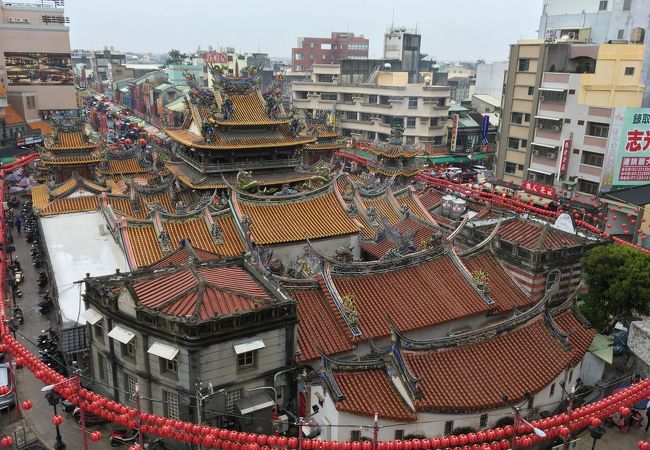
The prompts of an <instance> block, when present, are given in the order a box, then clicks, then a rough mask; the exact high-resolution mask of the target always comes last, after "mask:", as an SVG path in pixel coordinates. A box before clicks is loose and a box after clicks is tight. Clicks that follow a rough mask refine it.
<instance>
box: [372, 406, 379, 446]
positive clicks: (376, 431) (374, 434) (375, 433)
mask: <svg viewBox="0 0 650 450" xmlns="http://www.w3.org/2000/svg"><path fill="white" fill-rule="evenodd" d="M378 436H379V422H378V414H377V413H375V418H374V420H373V422H372V450H377V439H378Z"/></svg>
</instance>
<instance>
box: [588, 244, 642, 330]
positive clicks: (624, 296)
mask: <svg viewBox="0 0 650 450" xmlns="http://www.w3.org/2000/svg"><path fill="white" fill-rule="evenodd" d="M582 267H583V272H584V274H585V278H586V281H587V286H588V290H587V292H585V293H584V294H582V296H581V299H582V300H583V302H584V303H583V304H582V306H581V310H582V312H583V314H584V315H585V317H586V318H587V319H589V321H590V322H591V323H592V324H593V325H594V326H595V327H596V328H598V329H599V330H600V331H601V332H602V333H604V334H609V333H611V332H612V330H613V329H614V326H615V325H616V322H623V323H624V324H626V325H627V324H628V323H629V322H630V321H631V320H632V318H633V317H634V316H635V315H648V314H650V256H648V255H646V254H645V253H642V252H640V251H638V250H635V249H633V248H631V247H628V246H625V245H616V244H611V245H607V246H602V247H596V248H594V249H593V250H591V251H590V252H589V253H588V254H587V256H585V257H584V258H582Z"/></svg>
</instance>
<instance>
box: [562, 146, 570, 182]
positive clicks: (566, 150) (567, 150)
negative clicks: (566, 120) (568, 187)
mask: <svg viewBox="0 0 650 450" xmlns="http://www.w3.org/2000/svg"><path fill="white" fill-rule="evenodd" d="M569 153H571V139H565V140H564V143H563V144H562V158H561V159H560V179H564V175H566V170H567V167H568V165H569Z"/></svg>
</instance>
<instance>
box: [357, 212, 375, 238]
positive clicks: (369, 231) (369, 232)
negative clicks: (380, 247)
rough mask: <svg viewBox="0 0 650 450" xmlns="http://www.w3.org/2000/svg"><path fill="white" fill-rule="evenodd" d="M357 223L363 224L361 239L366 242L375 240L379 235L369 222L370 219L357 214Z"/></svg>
mask: <svg viewBox="0 0 650 450" xmlns="http://www.w3.org/2000/svg"><path fill="white" fill-rule="evenodd" d="M354 220H356V221H357V222H359V223H360V224H361V237H362V239H365V240H370V239H374V238H375V236H376V235H377V232H376V231H375V228H374V227H373V226H372V224H371V223H370V222H369V221H368V219H367V218H366V217H365V216H364V215H363V214H357V216H356V217H355V218H354Z"/></svg>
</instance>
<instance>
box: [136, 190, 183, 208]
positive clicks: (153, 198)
mask: <svg viewBox="0 0 650 450" xmlns="http://www.w3.org/2000/svg"><path fill="white" fill-rule="evenodd" d="M142 199H143V200H144V202H145V203H146V204H147V205H149V204H151V203H154V202H155V203H158V204H160V205H161V206H162V207H163V208H165V210H166V211H167V212H168V213H175V212H176V208H174V205H172V199H171V196H170V195H169V191H164V192H159V193H158V194H149V195H145V194H142Z"/></svg>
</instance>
